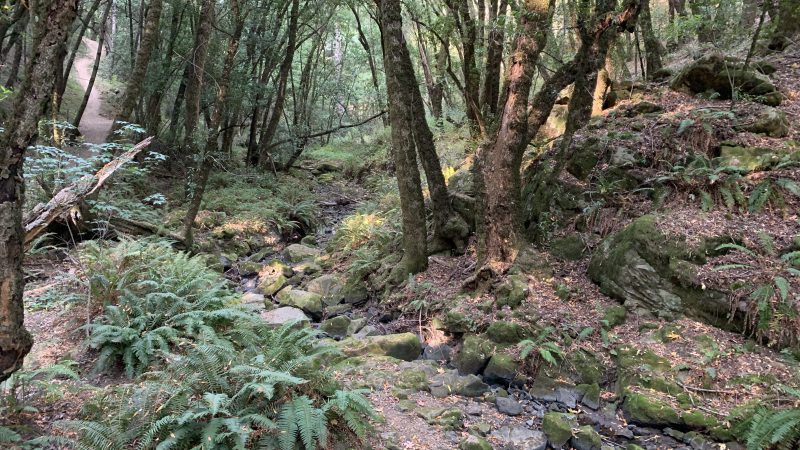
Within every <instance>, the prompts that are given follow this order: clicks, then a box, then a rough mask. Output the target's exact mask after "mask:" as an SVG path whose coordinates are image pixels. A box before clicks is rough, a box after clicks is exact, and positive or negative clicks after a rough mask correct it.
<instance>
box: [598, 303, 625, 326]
mask: <svg viewBox="0 0 800 450" xmlns="http://www.w3.org/2000/svg"><path fill="white" fill-rule="evenodd" d="M627 315H628V311H627V310H626V309H625V307H624V306H619V305H617V306H611V307H609V308H607V309H606V312H605V314H603V321H604V322H605V324H604V327H605V328H609V329H611V328H614V327H616V326H618V325H622V324H623V323H625V317H626V316H627Z"/></svg>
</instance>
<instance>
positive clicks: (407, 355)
mask: <svg viewBox="0 0 800 450" xmlns="http://www.w3.org/2000/svg"><path fill="white" fill-rule="evenodd" d="M365 328H366V327H365ZM362 331H363V330H362ZM338 347H339V348H340V349H341V350H342V352H343V353H344V354H345V355H347V356H366V355H376V356H391V357H393V358H397V359H402V360H403V361H413V360H415V359H417V358H418V357H419V355H420V353H422V344H421V343H420V341H419V338H418V337H417V335H416V334H414V333H400V334H388V335H384V336H365V337H363V338H361V339H358V338H356V337H351V338H347V339H343V340H342V341H340V342H339V343H338Z"/></svg>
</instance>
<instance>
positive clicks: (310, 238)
mask: <svg viewBox="0 0 800 450" xmlns="http://www.w3.org/2000/svg"><path fill="white" fill-rule="evenodd" d="M300 243H301V244H303V245H307V246H309V247H313V246H315V245H317V237H316V236H314V235H313V234H309V235H307V236H303V239H300Z"/></svg>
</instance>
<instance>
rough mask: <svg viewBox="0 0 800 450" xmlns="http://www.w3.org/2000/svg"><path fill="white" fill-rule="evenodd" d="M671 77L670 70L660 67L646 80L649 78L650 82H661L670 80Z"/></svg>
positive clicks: (671, 72)
mask: <svg viewBox="0 0 800 450" xmlns="http://www.w3.org/2000/svg"><path fill="white" fill-rule="evenodd" d="M673 75H674V73H673V71H672V69H668V68H666V67H662V68H660V69H658V70H655V71H653V73H650V74H648V76H647V78H649V79H650V80H651V81H662V80H666V79H667V78H671V77H672V76H673Z"/></svg>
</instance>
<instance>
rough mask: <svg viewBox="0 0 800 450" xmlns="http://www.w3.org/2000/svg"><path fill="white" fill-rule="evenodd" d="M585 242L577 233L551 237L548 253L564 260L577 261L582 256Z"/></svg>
mask: <svg viewBox="0 0 800 450" xmlns="http://www.w3.org/2000/svg"><path fill="white" fill-rule="evenodd" d="M585 249H586V244H584V243H583V239H581V237H580V236H578V235H577V234H572V235H569V236H565V237H562V238H558V239H553V241H552V242H551V243H550V253H551V254H552V255H553V256H555V257H556V258H558V259H562V260H565V261H577V260H579V259H581V258H582V257H583V251H584V250H585Z"/></svg>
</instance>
